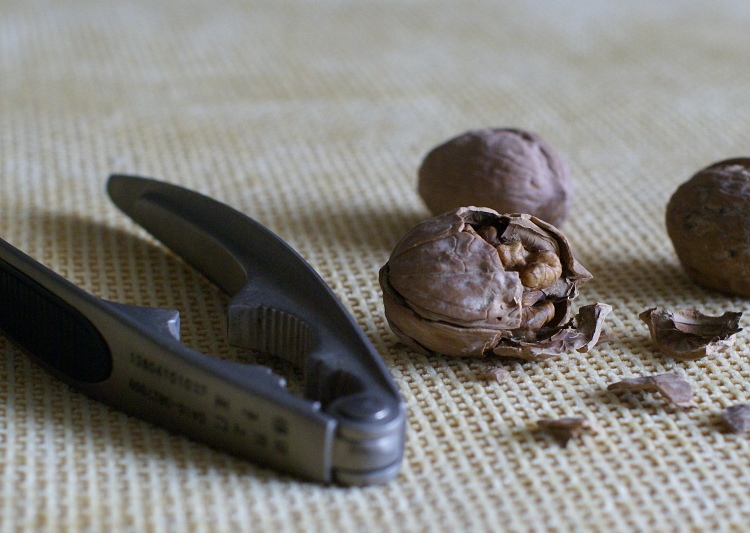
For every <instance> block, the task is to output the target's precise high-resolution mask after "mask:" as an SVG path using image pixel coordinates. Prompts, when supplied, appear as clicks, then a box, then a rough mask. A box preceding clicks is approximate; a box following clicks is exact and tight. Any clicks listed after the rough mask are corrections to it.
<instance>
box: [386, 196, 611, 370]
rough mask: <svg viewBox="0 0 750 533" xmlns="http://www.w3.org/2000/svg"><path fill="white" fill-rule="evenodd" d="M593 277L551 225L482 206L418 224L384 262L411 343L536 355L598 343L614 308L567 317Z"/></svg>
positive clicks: (396, 323)
mask: <svg viewBox="0 0 750 533" xmlns="http://www.w3.org/2000/svg"><path fill="white" fill-rule="evenodd" d="M540 272H541V273H540ZM590 278H591V274H590V273H589V272H588V271H587V270H586V269H585V268H584V267H583V266H581V264H580V263H578V261H576V259H575V258H574V257H573V253H572V251H571V249H570V245H569V244H568V241H567V239H566V238H565V236H564V235H563V234H562V233H561V232H560V231H559V230H558V229H556V228H555V227H554V226H551V225H549V224H547V223H546V222H544V221H542V220H539V219H537V218H535V217H533V216H531V215H526V214H513V215H500V214H499V213H497V212H496V211H494V210H492V209H488V208H478V207H462V208H459V209H456V210H453V211H449V212H447V213H443V214H442V215H439V216H437V217H434V218H431V219H429V220H426V221H424V222H422V223H421V224H418V225H417V226H415V227H414V228H412V229H411V230H410V231H409V232H407V234H406V235H404V237H403V238H402V239H401V241H400V242H399V243H398V244H397V245H396V246H395V248H394V250H393V252H392V253H391V256H390V258H389V260H388V262H387V263H386V264H385V265H384V266H383V267H382V268H381V269H380V285H381V288H382V290H383V302H384V305H385V314H386V318H387V319H388V323H389V325H390V326H391V329H392V330H393V331H394V333H396V335H397V336H398V337H399V338H400V339H401V340H402V341H403V342H404V343H405V344H407V345H408V346H409V347H410V348H412V349H414V350H416V351H419V352H421V353H427V354H430V353H438V354H444V355H453V356H473V357H484V356H488V355H500V356H511V357H518V358H522V359H527V360H533V361H539V360H542V359H546V358H547V357H550V356H553V355H557V354H561V353H564V352H567V351H570V350H579V351H587V350H589V349H590V348H592V347H593V346H594V345H595V344H596V342H597V340H598V338H599V334H600V331H601V328H602V324H603V321H604V317H606V315H607V313H608V312H609V310H610V309H611V308H610V307H609V306H608V305H606V304H596V305H594V306H585V307H582V308H581V309H580V310H579V313H578V315H577V316H576V317H574V318H573V319H572V320H570V321H567V320H568V315H569V311H570V308H571V302H572V300H573V299H574V298H575V297H576V296H577V295H578V287H579V286H580V285H581V284H583V283H585V282H586V281H587V280H588V279H590ZM566 321H567V322H566Z"/></svg>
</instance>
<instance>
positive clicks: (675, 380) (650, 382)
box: [607, 374, 695, 409]
mask: <svg viewBox="0 0 750 533" xmlns="http://www.w3.org/2000/svg"><path fill="white" fill-rule="evenodd" d="M607 390H611V391H620V390H643V391H657V392H659V393H661V395H662V396H664V397H665V398H666V399H667V400H669V401H670V402H671V403H673V404H674V405H676V406H677V407H680V408H682V409H689V408H691V407H695V404H694V403H693V388H692V386H691V385H690V383H689V382H688V381H687V380H686V379H685V378H683V377H682V376H679V375H677V374H655V375H653V376H645V377H640V378H631V379H624V380H622V381H618V382H617V383H612V384H610V385H609V386H608V387H607Z"/></svg>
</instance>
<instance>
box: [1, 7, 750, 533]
mask: <svg viewBox="0 0 750 533" xmlns="http://www.w3.org/2000/svg"><path fill="white" fill-rule="evenodd" d="M497 4H500V3H497ZM605 6H606V7H605ZM749 24H750V5H749V4H747V3H746V2H741V1H735V2H728V1H719V2H713V3H711V4H710V6H709V5H708V4H707V3H705V2H699V1H685V2H677V1H673V2H659V3H658V5H657V3H654V2H650V1H645V0H644V1H632V2H627V3H625V2H622V3H618V4H616V5H615V3H614V2H609V3H605V2H596V1H593V0H592V1H588V0H583V1H581V0H576V1H575V2H574V1H568V2H566V1H542V0H535V1H512V2H503V3H502V5H496V3H495V2H489V1H488V2H479V1H464V2H460V3H459V2H453V1H447V0H446V1H426V0H425V1H419V0H411V1H403V0H398V1H395V0H394V1H366V0H362V1H349V2H344V1H335V0H327V1H326V0H320V1H315V2H303V1H301V0H300V1H293V0H267V1H260V0H252V1H248V2H241V1H234V2H233V1H223V0H220V1H215V2H197V1H195V2H190V1H185V0H171V1H164V2H149V1H145V0H144V1H136V2H127V3H125V2H123V3H115V2H111V3H108V5H105V3H103V2H97V1H94V0H90V1H85V0H78V1H75V0H72V1H66V2H53V1H51V0H50V1H33V0H23V1H22V0H18V1H15V0H2V1H0V235H1V236H2V237H3V238H4V239H6V240H8V241H10V242H11V243H13V244H14V245H16V246H17V247H19V248H21V249H22V250H24V251H25V252H27V253H29V254H30V255H32V256H34V257H36V258H37V259H39V260H41V261H42V262H44V263H45V264H47V265H48V266H50V267H52V268H53V269H55V270H57V271H58V272H60V273H61V274H62V275H64V276H65V277H67V278H68V279H70V280H72V281H73V282H75V283H77V284H79V285H80V286H81V287H83V288H85V289H86V290H88V291H89V292H91V293H93V294H96V295H98V296H101V297H105V298H110V299H114V300H119V301H123V302H128V303H134V304H143V305H154V306H161V307H173V308H177V309H180V310H181V311H182V316H183V330H182V335H183V339H184V341H185V343H187V344H188V345H190V346H192V347H194V348H197V349H199V350H201V351H204V352H207V353H212V354H216V355H217V356H219V357H225V358H230V359H242V358H243V357H246V354H243V353H240V352H237V351H234V350H232V349H230V348H227V347H226V345H225V342H224V341H225V337H224V311H225V305H226V299H225V298H224V297H223V296H222V295H220V294H219V293H217V292H216V291H215V290H214V289H213V288H212V286H211V285H210V284H208V283H207V282H206V281H205V280H203V279H202V278H200V277H199V276H198V275H197V274H195V273H194V272H192V271H191V270H190V269H188V268H186V267H185V266H183V264H182V263H180V262H179V261H178V260H177V259H175V258H174V257H172V256H171V255H168V254H167V253H165V252H164V250H163V249H162V248H160V247H158V246H157V245H156V244H155V243H154V241H152V240H151V239H150V238H149V237H147V236H146V234H145V233H144V232H142V231H141V230H140V229H139V228H137V227H136V226H135V225H133V224H132V223H130V222H129V221H128V219H126V217H124V216H123V215H122V214H120V213H119V212H118V211H117V210H116V208H115V207H114V206H113V205H111V204H110V203H109V202H108V200H107V199H106V196H105V195H104V192H103V188H104V183H105V180H106V177H107V175H108V174H109V173H111V172H128V173H139V174H142V175H147V176H152V177H157V178H161V179H165V180H168V181H172V182H175V183H179V184H182V185H185V186H188V187H190V188H193V189H197V190H199V191H201V192H203V193H206V194H209V195H211V196H214V197H216V198H218V199H221V200H223V201H225V202H227V203H229V204H231V205H233V206H234V207H236V208H238V209H240V210H242V211H244V212H246V213H248V214H250V215H251V216H253V217H254V218H256V219H258V220H259V221H261V222H262V223H264V224H265V225H267V226H268V227H270V228H271V229H272V230H274V231H276V232H277V233H278V234H279V235H281V236H282V237H283V238H285V239H287V240H288V241H289V242H290V243H291V244H292V245H293V246H295V247H296V248H297V249H298V250H299V251H300V253H301V254H302V255H303V256H304V257H305V258H307V259H308V260H309V261H310V263H312V265H313V266H314V267H315V268H316V269H318V271H319V272H320V273H321V275H322V276H323V277H324V278H325V279H326V280H327V281H328V282H329V283H330V285H331V286H332V288H333V289H334V291H335V292H336V293H337V294H338V296H339V297H340V298H341V299H342V300H343V302H344V303H345V304H346V305H347V306H348V307H349V308H350V309H351V311H352V312H353V314H354V316H355V317H356V319H357V320H358V321H359V323H360V324H361V326H362V327H363V328H364V330H365V332H366V333H367V334H368V335H369V337H370V338H371V339H372V341H373V342H374V343H375V345H376V346H377V348H378V349H379V350H380V352H381V353H382V354H383V358H384V360H385V362H386V364H387V365H388V367H389V368H390V369H391V371H392V372H393V375H394V377H395V379H396V381H397V383H398V385H399V387H400V389H401V391H402V392H403V396H404V398H405V400H406V402H407V404H408V407H409V410H410V418H409V434H408V443H407V449H406V457H405V461H404V465H403V472H402V474H401V476H400V477H399V479H398V480H397V481H395V482H393V483H391V484H389V485H387V486H385V487H375V488H367V489H341V488H335V487H320V486H316V485H313V484H307V483H300V482H297V481H295V480H292V479H289V478H287V477H283V476H279V475H277V474H275V473H273V472H269V471H267V470H264V469H261V468H258V467H256V466H254V465H252V464H249V463H246V462H243V461H241V460H238V459H235V458H232V457H230V456H227V455H225V454H222V453H219V452H216V451H213V450H211V449H208V448H206V447H204V446H202V445H198V444H195V443H192V442H190V441H188V440H186V439H183V438H181V437H178V436H174V435H171V434H169V433H167V432H165V431H163V430H161V429H158V428H155V427H153V426H151V425H149V424H146V423H143V422H140V421H138V420H135V419H133V418H130V417H128V416H127V415H124V414H122V413H120V412H116V411H114V410H112V409H110V408H108V407H106V406H103V405H101V404H99V403H95V402H92V401H90V400H88V399H87V398H85V397H84V396H82V395H80V394H78V393H76V392H74V391H72V390H70V389H69V388H68V387H67V386H65V385H62V384H60V383H59V382H57V381H55V380H54V379H52V378H50V377H49V376H47V375H46V374H45V373H44V372H42V371H41V370H40V369H39V368H37V367H36V366H34V365H33V364H32V363H30V362H29V361H28V360H27V359H26V358H25V356H23V355H22V354H21V353H19V351H18V350H17V349H15V348H14V347H13V346H12V345H11V344H10V343H9V342H8V341H7V340H6V339H5V338H4V337H0V354H2V358H0V529H3V530H12V529H13V528H18V529H26V530H35V531H79V530H89V531H128V530H130V531H186V530H190V531H242V530H246V531H250V530H253V531H274V532H282V531H366V530H374V531H460V530H467V531H469V530H471V531H483V530H484V531H487V530H502V529H505V530H507V531H573V530H596V529H601V530H608V531H611V532H616V531H623V532H625V531H636V530H641V531H688V530H694V531H719V530H724V531H728V530H739V529H741V526H742V525H743V524H745V525H746V524H747V523H748V520H750V503H748V502H749V501H750V498H749V496H750V441H748V439H747V437H745V436H738V435H734V434H728V433H726V432H724V431H723V430H722V427H721V425H720V424H719V421H718V415H719V413H720V411H721V409H722V408H724V407H726V406H728V405H730V404H732V403H736V402H739V401H747V400H749V399H750V386H748V378H750V363H749V362H748V354H749V353H750V345H749V344H748V336H747V335H746V333H745V332H743V333H740V334H739V335H738V339H737V343H736V346H735V348H734V349H732V350H731V351H730V352H729V353H727V354H726V355H723V356H720V357H714V358H711V359H707V360H702V361H698V362H693V363H679V362H675V361H673V360H670V359H668V358H666V357H663V356H661V355H659V354H658V353H657V352H656V351H655V350H654V349H653V348H652V346H651V343H650V340H649V338H648V335H647V329H646V327H645V325H643V324H642V323H641V322H640V321H639V320H638V317H637V315H638V313H639V312H640V311H642V310H644V309H646V308H647V307H651V306H653V305H664V306H667V307H672V308H677V307H687V306H697V307H699V308H700V309H702V310H703V311H705V312H708V313H715V314H719V313H721V312H723V311H726V310H737V311H746V310H747V307H748V302H747V300H744V299H739V298H729V297H725V296H721V295H718V294H716V293H713V292H708V291H705V290H702V289H700V288H698V287H696V286H695V285H693V284H692V283H691V282H690V281H689V280H688V279H687V278H686V277H685V275H684V274H683V272H682V271H681V269H680V267H679V264H678V263H677V260H676V257H675V255H674V253H673V250H672V247H671V244H670V243H669V240H668V238H667V235H666V232H665V229H664V224H663V213H664V208H665V206H666V202H667V200H668V198H669V196H670V194H671V193H672V191H673V190H674V189H675V188H676V187H677V185H678V184H680V183H682V182H683V181H685V180H686V179H688V178H689V177H690V175H692V174H693V173H694V172H695V171H697V170H699V169H700V168H702V167H704V166H706V165H708V164H709V163H711V162H713V161H716V160H719V159H724V158H727V157H732V156H739V155H748V146H750V127H748V126H749V125H750V104H749V103H748V89H749V88H750V65H749V64H748V55H747V53H748V49H749V46H750V36H749V34H748V32H747V28H748V25H749ZM482 126H516V127H521V128H526V129H530V130H533V131H536V132H537V133H539V134H540V135H542V136H543V137H544V138H545V139H546V140H547V141H549V142H550V143H551V144H552V146H554V147H555V148H556V149H557V151H558V152H559V153H560V154H561V156H562V157H563V158H564V159H565V160H566V162H567V163H568V165H569V166H570V168H571V171H572V174H573V177H574V180H575V183H576V188H577V198H576V201H575V205H574V208H573V211H572V214H571V216H570V218H569V220H568V222H567V223H566V225H565V226H564V227H563V229H564V231H565V233H566V234H567V235H568V237H569V239H570V241H571V243H572V245H573V246H574V250H575V251H576V253H577V256H578V259H579V260H580V261H581V262H582V263H583V264H584V265H585V266H586V267H587V268H588V269H589V270H591V271H592V272H593V274H594V275H595V279H594V280H593V281H592V282H590V283H589V284H588V285H586V286H585V287H584V288H583V290H582V294H581V296H580V297H579V303H580V304H585V303H593V302H595V301H604V302H607V303H610V304H612V305H613V307H614V316H613V317H612V318H611V319H610V320H609V326H610V328H611V329H612V330H613V332H614V333H615V337H614V339H613V340H612V341H611V342H610V343H609V344H607V345H604V346H601V347H599V348H597V349H596V350H594V351H593V352H592V353H589V354H585V355H582V354H572V355H570V356H567V357H559V358H556V359H553V360H550V361H548V362H545V363H541V364H521V363H518V362H505V365H506V367H507V368H508V370H510V373H511V376H510V379H509V380H508V381H507V382H505V383H502V384H497V383H490V382H488V381H485V380H483V379H482V378H481V377H480V374H481V370H482V363H480V362H476V361H466V360H450V359H447V358H441V357H429V358H428V357H423V356H421V355H415V354H412V353H409V352H408V351H407V350H406V349H405V348H404V347H403V346H401V345H400V344H398V343H397V342H396V340H395V337H394V336H393V334H392V333H391V332H390V331H389V330H388V328H387V325H386V322H385V319H384V316H383V311H382V304H381V297H380V290H379V288H378V286H377V270H378V269H379V268H380V266H381V265H382V264H383V263H384V262H385V260H386V259H387V257H388V254H389V252H390V249H391V248H392V246H393V245H394V244H395V242H396V241H397V240H398V239H399V237H400V236H401V235H402V234H403V233H404V232H405V231H407V230H408V229H409V228H410V227H411V226H412V225H413V224H415V223H416V222H418V221H420V220H422V219H424V218H426V217H427V215H428V214H427V211H426V209H425V207H424V206H423V205H422V203H421V201H420V199H419V197H418V196H417V195H416V192H415V181H416V169H417V167H418V165H419V162H420V161H421V158H422V157H423V155H424V154H425V153H426V152H427V151H428V150H429V149H430V148H432V147H433V146H434V145H436V144H438V143H440V142H442V141H443V140H445V139H446V138H448V137H451V136H453V135H456V134H458V133H461V132H463V131H464V130H466V129H470V128H475V127H482ZM744 321H745V319H743V322H744ZM742 325H743V326H746V323H745V324H742ZM662 371H673V372H677V373H679V374H682V375H685V376H687V377H688V378H689V379H690V380H691V381H692V383H693V385H694V387H695V391H696V402H697V405H698V406H697V408H696V409H693V410H691V411H687V412H683V411H680V410H678V409H675V408H673V407H670V406H669V405H667V404H666V403H665V402H664V401H663V399H662V398H660V397H659V396H657V395H653V394H635V393H634V394H624V395H618V396H615V395H613V394H610V393H607V392H606V390H605V389H606V386H607V385H608V384H609V383H611V382H613V381H616V380H619V379H620V378H624V377H632V376H636V375H645V374H650V373H654V372H662ZM573 415H575V416H585V417H589V418H590V419H592V420H595V421H596V422H597V423H598V424H599V426H600V427H601V430H600V431H599V432H598V433H596V434H593V433H589V434H586V435H585V436H583V437H582V438H581V439H579V440H576V441H573V442H571V443H570V444H569V446H568V447H567V448H566V449H561V448H560V447H559V446H557V445H556V444H555V443H554V442H553V441H551V440H549V439H547V438H544V437H542V436H539V435H536V434H535V433H534V432H533V431H532V428H533V425H534V421H535V420H536V419H538V418H541V417H558V416H573Z"/></svg>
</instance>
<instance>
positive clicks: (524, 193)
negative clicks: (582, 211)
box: [417, 128, 572, 226]
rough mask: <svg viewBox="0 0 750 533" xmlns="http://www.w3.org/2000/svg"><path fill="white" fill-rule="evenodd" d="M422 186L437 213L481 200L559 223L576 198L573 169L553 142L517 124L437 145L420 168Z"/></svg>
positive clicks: (499, 208) (419, 186)
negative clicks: (553, 145) (571, 170)
mask: <svg viewBox="0 0 750 533" xmlns="http://www.w3.org/2000/svg"><path fill="white" fill-rule="evenodd" d="M417 190H418V192H419V194H420V196H421V197H422V199H423V200H424V202H425V204H426V205H427V207H428V208H429V209H430V211H431V212H432V214H433V215H438V214H440V213H443V212H445V211H449V210H451V209H455V208H458V207H461V206H467V205H477V206H484V207H489V208H491V209H494V210H495V211H498V212H499V213H528V214H531V215H534V216H535V217H537V218H540V219H542V220H544V221H546V222H549V223H550V224H553V225H555V226H560V225H561V224H562V223H563V221H564V220H565V218H566V217H567V215H568V210H569V209H570V203H571V199H572V181H571V179H570V176H569V174H568V170H567V168H566V166H565V164H564V163H563V161H562V159H560V157H559V156H558V155H557V154H556V153H555V151H554V150H553V149H552V147H550V145H549V144H547V143H546V142H545V141H544V140H543V139H542V138H541V137H539V136H538V135H536V134H534V133H531V132H528V131H523V130H520V129H512V128H486V129H477V130H471V131H467V132H466V133H463V134H462V135H459V136H458V137H455V138H453V139H450V140H448V141H447V142H445V143H443V144H441V145H439V146H437V147H435V148H433V149H432V150H431V151H430V152H429V153H428V154H427V155H426V156H425V158H424V160H423V161H422V165H421V166H420V168H419V172H418V184H417Z"/></svg>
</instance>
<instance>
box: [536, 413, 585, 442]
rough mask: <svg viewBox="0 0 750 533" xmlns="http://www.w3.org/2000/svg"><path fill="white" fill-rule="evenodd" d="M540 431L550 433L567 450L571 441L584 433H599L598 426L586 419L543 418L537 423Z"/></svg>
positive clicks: (571, 417)
mask: <svg viewBox="0 0 750 533" xmlns="http://www.w3.org/2000/svg"><path fill="white" fill-rule="evenodd" d="M536 425H537V429H538V430H539V431H545V432H547V433H549V434H550V435H551V436H552V437H553V438H554V439H555V440H556V441H557V443H558V444H559V445H560V446H561V447H563V448H565V447H567V446H568V442H569V441H570V439H575V438H578V437H579V436H580V435H581V433H583V431H594V432H596V431H598V427H597V425H596V424H594V423H593V422H591V421H590V420H588V419H586V418H584V417H578V416H567V417H563V418H541V419H539V420H537V422H536Z"/></svg>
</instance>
